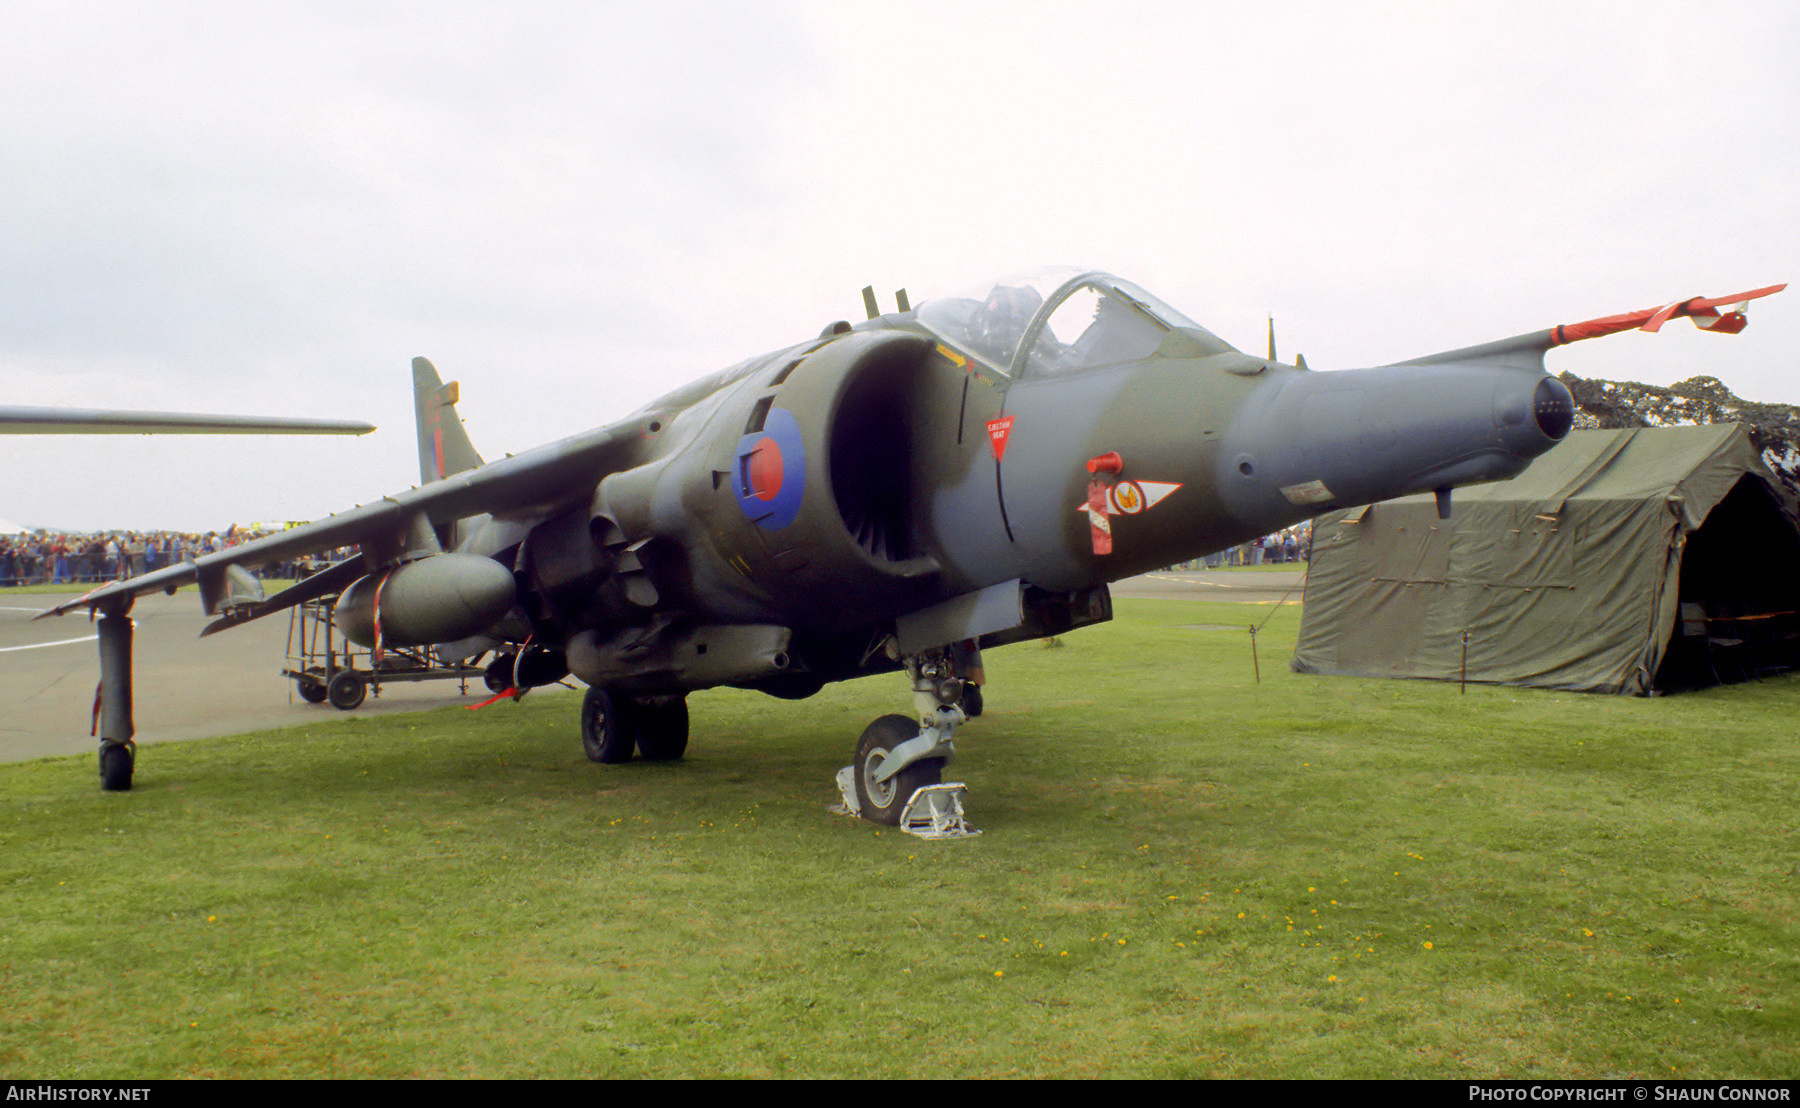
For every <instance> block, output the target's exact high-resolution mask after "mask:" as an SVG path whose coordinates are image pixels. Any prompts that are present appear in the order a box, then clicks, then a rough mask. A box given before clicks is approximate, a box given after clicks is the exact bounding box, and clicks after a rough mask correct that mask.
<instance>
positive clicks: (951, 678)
mask: <svg viewBox="0 0 1800 1108" xmlns="http://www.w3.org/2000/svg"><path fill="white" fill-rule="evenodd" d="M952 657H953V655H952V653H951V651H950V650H948V649H945V650H930V651H924V652H922V653H920V654H916V655H912V656H909V657H907V658H904V659H902V661H903V662H904V664H905V666H906V672H907V674H908V675H909V676H911V677H912V687H913V704H914V706H915V707H916V708H917V710H918V722H917V723H915V722H914V721H913V720H911V719H908V718H907V717H905V716H899V715H893V716H882V717H881V718H880V719H878V720H876V721H875V722H874V723H871V724H869V726H868V728H867V729H866V730H865V731H863V733H862V738H861V739H859V740H858V741H857V744H856V756H855V758H854V760H853V761H852V762H851V763H850V765H848V766H846V767H844V769H842V770H840V771H839V772H838V788H839V790H840V791H841V792H842V793H843V794H844V806H845V808H846V809H847V810H848V811H850V812H852V813H854V814H856V815H860V816H861V817H862V818H864V819H866V820H869V821H871V822H873V823H880V824H885V825H886V826H888V827H901V828H902V829H904V830H907V831H911V832H913V833H915V834H921V833H923V834H924V835H925V837H928V838H961V837H963V836H966V835H972V834H976V833H977V832H974V831H971V830H969V829H968V827H967V825H965V824H964V823H963V822H962V791H963V787H962V786H961V785H945V784H942V781H943V776H944V766H945V765H947V764H948V763H949V762H950V760H951V759H952V758H954V757H955V756H956V746H955V743H954V738H955V734H956V728H957V726H958V725H959V724H961V723H962V722H963V721H965V720H966V719H968V718H969V717H968V715H967V714H966V713H965V712H964V711H963V709H962V705H961V701H962V699H963V693H964V685H963V682H962V680H961V679H960V678H959V677H958V676H957V670H956V666H955V664H954V662H953V660H952Z"/></svg>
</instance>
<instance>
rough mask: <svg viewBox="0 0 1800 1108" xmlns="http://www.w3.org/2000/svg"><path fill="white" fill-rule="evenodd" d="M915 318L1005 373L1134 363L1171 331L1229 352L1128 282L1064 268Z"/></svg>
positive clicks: (1011, 280) (928, 307)
mask: <svg viewBox="0 0 1800 1108" xmlns="http://www.w3.org/2000/svg"><path fill="white" fill-rule="evenodd" d="M915 318H916V319H917V320H918V321H919V322H920V323H921V324H923V325H924V326H925V327H926V328H927V329H929V330H930V331H932V332H933V333H934V334H936V335H937V336H938V337H940V338H942V339H944V340H945V341H946V342H948V343H949V344H950V345H952V346H954V347H956V348H957V349H958V350H962V351H966V352H967V353H970V354H973V355H975V356H976V357H977V358H979V359H981V360H982V361H983V362H985V363H987V365H988V366H990V367H991V368H993V369H995V370H998V371H999V372H1001V373H1004V374H1006V375H1007V376H1009V377H1019V376H1023V375H1033V376H1035V375H1039V374H1048V373H1068V372H1070V371H1072V370H1077V369H1087V368H1089V367H1092V366H1102V365H1115V364H1117V363H1120V362H1130V361H1137V360H1138V359H1140V358H1147V357H1149V356H1150V355H1151V354H1153V353H1155V352H1156V349H1157V348H1158V347H1159V346H1161V345H1162V342H1163V340H1164V339H1165V338H1167V337H1168V335H1169V332H1170V331H1171V330H1174V329H1176V328H1180V329H1181V330H1182V331H1184V332H1187V333H1188V334H1189V335H1190V336H1191V337H1192V338H1194V339H1196V340H1198V341H1199V342H1200V344H1201V346H1202V348H1205V349H1209V350H1210V351H1211V352H1212V353H1218V354H1223V353H1226V352H1228V351H1230V350H1231V349H1232V347H1231V346H1230V345H1229V344H1227V343H1225V342H1224V341H1223V340H1221V339H1219V338H1218V337H1217V336H1215V335H1213V334H1212V333H1211V332H1209V331H1207V330H1206V329H1205V328H1203V327H1201V326H1199V325H1198V324H1196V323H1195V322H1194V321H1193V320H1191V319H1189V318H1187V317H1186V316H1184V315H1182V314H1181V313H1180V312H1178V311H1176V310H1175V309H1173V308H1171V307H1169V306H1168V305H1167V304H1164V303H1163V302H1162V301H1160V300H1158V299H1156V298H1155V297H1154V296H1151V295H1150V294H1149V293H1147V292H1145V291H1144V290H1143V289H1140V288H1138V287H1137V286H1136V285H1133V284H1130V283H1128V282H1125V281H1121V280H1119V279H1118V278H1117V277H1114V276H1112V275H1110V274H1106V273H1099V272H1095V271H1092V270H1085V271H1084V270H1079V269H1071V268H1068V267H1055V268H1051V269H1040V270H1033V271H1031V272H1028V273H1022V274H1017V275H1014V276H1011V277H1003V278H1001V279H1000V280H998V281H994V282H991V283H989V284H987V285H985V286H982V287H980V288H978V289H975V290H971V291H968V292H964V293H961V294H958V295H952V296H944V297H937V298H935V299H932V300H927V301H925V302H924V303H923V304H920V305H919V308H918V312H917V313H916V315H915ZM1190 349H1191V347H1190Z"/></svg>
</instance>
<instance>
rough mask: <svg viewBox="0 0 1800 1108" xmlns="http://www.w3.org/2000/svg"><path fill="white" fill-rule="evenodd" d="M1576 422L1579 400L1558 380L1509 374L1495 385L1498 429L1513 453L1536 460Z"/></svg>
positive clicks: (1501, 438) (1495, 418) (1502, 440)
mask: <svg viewBox="0 0 1800 1108" xmlns="http://www.w3.org/2000/svg"><path fill="white" fill-rule="evenodd" d="M1574 422H1575V398H1574V397H1573V396H1571V395H1570V394H1569V390H1568V388H1567V386H1565V385H1564V384H1563V383H1562V382H1561V381H1558V380H1557V379H1556V378H1554V377H1548V376H1537V377H1535V378H1533V377H1527V376H1524V375H1513V374H1508V375H1506V376H1504V377H1502V378H1500V379H1499V380H1497V381H1496V382H1495V384H1494V426H1495V427H1496V428H1497V429H1498V430H1499V434H1500V441H1501V442H1502V443H1503V444H1504V445H1505V447H1506V448H1507V449H1508V450H1510V451H1512V452H1513V453H1516V454H1519V455H1522V456H1524V457H1528V458H1529V457H1536V456H1537V455H1538V454H1541V453H1543V452H1544V451H1545V450H1548V449H1549V448H1550V447H1552V446H1554V445H1556V444H1557V443H1559V442H1561V441H1562V440H1563V437H1564V436H1565V435H1567V434H1568V433H1569V428H1570V427H1571V426H1573V424H1574Z"/></svg>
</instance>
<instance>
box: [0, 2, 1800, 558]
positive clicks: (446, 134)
mask: <svg viewBox="0 0 1800 1108" xmlns="http://www.w3.org/2000/svg"><path fill="white" fill-rule="evenodd" d="M1797 60H1800V4H1795V3H1793V2H1792V0H1769V2H1762V3H1741V4H1739V3H1730V2H1728V0H1727V2H1721V3H1714V4H1708V5H1704V6H1695V5H1693V4H1691V3H1674V2H1659V0H1631V2H1625V3H1580V2H1570V0H1560V2H1556V3H1534V2H1522V0H1503V2H1497V3H1460V2H1455V0H1433V2H1417V3H1415V2H1391V3H1376V2H1360V3H1356V4H1342V3H1326V2H1319V3H1283V2H1279V0H1277V2H1269V0H1259V2H1258V3H1255V4H1250V3H1244V2H1242V0H1233V2H1230V3H1210V2H1198V0H1189V2H1182V3H1163V4H1132V3H1121V2H1118V0H1112V2H1108V3H1105V4H1099V3H1091V2H1090V3H1081V4H1073V3H1056V2H1049V0H1035V2H1032V3H1019V4H1012V3H983V2H981V0H958V2H954V3H941V4H940V3H907V2H904V0H885V2H883V3H879V4H875V3H860V2H856V0H835V2H830V3H818V4H814V3H800V2H795V3H775V2H768V0H764V2H758V3H742V4H740V3H726V2H704V3H688V4H682V3H667V2H663V3H655V4H648V3H642V2H637V3H624V4H608V3H598V2H591V0H590V2H579V3H567V4H555V3H531V2H528V0H508V2H506V3H495V4H472V3H455V2H445V0H433V2H431V3H417V4H409V3H379V4H366V3H324V2H315V3H302V2H295V3H273V2H258V3H255V4H244V3H237V2H229V3H216V4H213V3H184V2H177V0H155V2H142V3H133V2H116V3H93V4H83V3H73V2H70V0H54V2H45V3H35V2H29V0H0V124H3V126H4V131H3V132H0V135H3V141H0V196H3V197H4V199H5V215H4V223H3V224H0V226H3V227H4V233H3V234H0V294H3V295H0V403H6V404H39V405H67V406H109V407H136V408H153V409H186V410H196V411H217V412H233V413H262V414H277V415H310V416H336V417H343V418H352V419H365V420H369V421H371V422H374V423H377V424H379V425H380V426H381V430H380V431H379V432H377V433H376V434H374V435H370V436H365V437H363V438H360V439H346V438H321V439H274V438H262V439H258V438H228V439H195V438H143V437H128V438H111V437H106V438H102V437H80V438H65V437H42V436H32V437H28V438H17V439H10V440H5V441H0V475H4V478H5V479H4V480H3V481H0V517H4V518H10V519H13V520H16V521H18V522H20V523H25V524H30V525H40V524H41V525H47V526H63V527H72V528H84V529H85V528H103V527H178V528H184V529H201V528H223V527H224V526H226V525H227V524H230V523H232V522H240V523H241V522H251V521H257V520H272V519H308V518H313V517H316V516H320V515H323V514H326V513H328V512H330V511H333V510H336V509H340V508H345V507H349V506H350V505H351V504H353V503H356V502H359V501H366V500H369V499H373V498H375V497H377V496H379V495H381V494H382V493H384V492H389V491H393V490H395V489H397V488H403V487H406V486H408V485H410V484H413V483H415V482H416V481H417V479H418V475H417V461H416V452H415V446H414V442H413V420H412V410H411V405H412V398H411V388H410V370H409V360H410V359H411V358H412V356H413V355H415V354H425V355H427V356H429V357H431V358H432V359H433V360H434V361H435V362H436V363H437V364H438V366H439V368H440V369H441V370H442V371H443V372H444V374H445V376H446V378H459V379H460V380H461V381H462V397H463V401H462V405H461V407H462V411H463V415H464V417H465V419H466V421H467V423H468V425H469V429H470V431H471V433H472V435H473V436H474V438H475V441H476V444H477V446H478V447H480V448H481V449H483V450H484V451H485V452H486V453H487V454H488V455H489V456H490V457H492V456H498V455H499V454H502V453H504V452H507V451H519V450H523V449H526V448H528V447H531V446H534V445H537V444H539V443H541V442H546V441H549V440H551V439H554V438H557V437H560V436H563V435H567V434H572V433H574V432H576V431H579V430H583V429H585V428H588V427H592V426H596V425H599V424H602V423H606V422H608V421H610V420H613V419H616V418H618V417H620V416H622V415H624V414H625V413H627V412H629V411H630V410H632V409H633V408H635V407H637V406H639V405H640V404H642V403H644V402H646V401H648V400H650V399H652V398H654V397H655V396H657V395H659V394H661V393H663V392H666V391H668V390H670V389H672V388H674V387H676V386H678V385H680V384H681V383H683V382H684V381H686V380H688V379H690V378H692V377H695V376H698V375H700V374H702V373H706V372H710V371H712V370H714V369H717V368H720V367H722V366H724V365H727V364H730V363H732V362H736V361H739V360H741V359H742V358H744V357H747V356H749V355H751V354H755V353H760V352H763V351H766V350H771V349H774V348H777V347H780V346H784V345H787V344H789V343H792V342H796V341H799V340H801V339H804V338H806V337H809V336H811V335H814V334H816V333H817V332H818V331H819V329H820V328H821V327H822V326H823V325H825V324H826V323H828V322H830V321H831V320H834V319H839V318H850V319H856V318H860V316H861V300H860V296H859V292H858V290H859V289H860V288H861V287H862V286H863V285H865V284H870V283H873V284H874V285H875V286H876V287H877V288H878V289H879V290H880V291H881V296H882V300H883V302H884V304H891V302H892V292H893V290H894V289H895V288H899V287H902V286H904V287H906V288H907V289H908V290H909V291H910V292H911V293H912V295H913V298H914V300H915V301H916V300H918V299H921V298H923V297H924V296H928V295H930V294H931V293H933V292H936V291H943V290H945V289H946V288H955V287H960V286H961V285H964V284H966V283H968V282H969V281H971V280H973V279H978V278H981V277H987V276H994V275H997V274H1001V273H1006V272H1011V271H1015V270H1019V269H1024V268H1028V267H1032V266H1038V265H1043V264H1051V263H1068V264H1077V265H1083V266H1092V267H1096V268H1102V269H1108V270H1111V271H1113V272H1116V273H1118V274H1120V275H1121V276H1124V277H1127V278H1129V279H1131V280H1134V281H1136V282H1137V283H1139V284H1141V285H1144V286H1145V287H1146V288H1148V289H1150V290H1151V291H1152V292H1155V293H1157V294H1158V295H1159V296H1161V297H1162V298H1163V299H1165V300H1167V301H1169V302H1170V303H1172V304H1173V305H1175V306H1176V307H1178V308H1180V309H1182V310H1183V311H1185V312H1186V313H1187V314H1189V315H1191V316H1193V317H1194V318H1195V319H1196V320H1198V321H1199V322H1200V323H1202V324H1203V325H1205V326H1207V327H1208V328H1210V329H1211V330H1213V331H1215V332H1217V333H1218V334H1219V335H1220V336H1221V337H1223V338H1225V339H1226V340H1227V341H1229V342H1232V343H1234V344H1235V345H1237V346H1239V347H1241V348H1245V349H1252V350H1256V349H1261V347H1262V345H1263V343H1264V341H1265V339H1264V329H1265V326H1266V324H1265V319H1266V317H1267V316H1268V315H1269V314H1271V313H1273V315H1274V316H1275V318H1276V324H1277V330H1278V333H1279V336H1280V342H1281V352H1282V355H1283V356H1284V357H1291V356H1292V355H1293V354H1294V353H1296V352H1299V353H1304V354H1305V355H1306V357H1307V359H1308V361H1309V363H1311V364H1312V365H1313V366H1314V367H1315V368H1318V369H1338V368H1352V367H1358V366H1366V365H1373V364H1379V363H1382V362H1386V361H1393V360H1397V359H1400V358H1405V357H1410V356H1415V355H1420V354H1425V353H1430V352H1434V351H1438V350H1444V349H1449V348H1454V347H1458V346H1465V345H1470V344H1473V343H1477V342H1484V341H1487V340H1490V339H1497V338H1503V337H1506V336H1510V335H1514V334H1519V333H1522V332H1526V331H1533V330H1537V329H1540V328H1543V327H1547V326H1550V325H1553V324H1556V323H1564V322H1574V321H1577V320H1581V319H1586V318H1590V317H1593V316H1598V315H1605V314H1611V313H1614V312H1621V311H1626V310H1629V309H1635V308H1642V307H1649V306H1653V305H1656V304H1660V303H1663V302H1666V301H1669V300H1673V299H1678V298H1684V297H1688V296H1694V295H1709V296H1716V295H1723V294H1726V293H1731V292H1737V291H1741V290H1745V289H1750V288H1754V287H1757V286H1761V285H1767V284H1773V283H1776V282H1779V281H1785V280H1790V279H1794V278H1797V277H1800V264H1797V263H1800V118H1797V115H1800V61H1797ZM1797 347H1800V288H1796V289H1794V290H1790V291H1788V292H1785V293H1782V294H1780V295H1778V296H1775V297H1773V298H1771V299H1768V300H1765V301H1760V302H1758V304H1757V305H1755V306H1754V307H1753V309H1752V311H1751V326H1750V329H1749V330H1748V331H1746V332H1745V333H1744V334H1742V335H1739V336H1735V337H1726V336H1719V335H1711V334H1704V333H1700V332H1697V331H1695V330H1694V329H1693V328H1692V327H1691V326H1690V325H1689V324H1687V323H1685V322H1681V323H1678V324H1675V325H1672V326H1671V327H1670V328H1668V329H1665V331H1664V333H1662V334H1661V335H1657V336H1649V335H1638V334H1629V335H1621V336H1618V337H1616V338H1611V339H1606V340H1602V341H1598V342H1593V343H1585V344H1581V345H1579V346H1576V347H1573V348H1570V349H1567V350H1563V351H1557V352H1553V353H1552V354H1551V355H1550V359H1549V362H1550V367H1551V369H1552V371H1560V370H1569V371H1571V372H1574V373H1576V374H1579V375H1582V376H1586V377H1604V378H1629V379H1636V380H1642V381H1648V382H1652V383H1658V384H1668V383H1672V382H1673V381H1676V380H1679V379H1681V378H1684V377H1689V376H1693V375H1695V374H1699V373H1709V374H1712V375H1714V376H1717V377H1719V378H1720V379H1721V380H1723V381H1724V382H1725V383H1726V384H1727V385H1729V386H1730V387H1731V388H1732V389H1733V390H1734V391H1736V392H1737V393H1738V394H1739V395H1741V396H1744V397H1746V398H1749V399H1755V400H1767V401H1781V402H1785V403H1800V374H1797V373H1796V368H1797V363H1800V358H1797V357H1796V354H1795V350H1796V348H1797Z"/></svg>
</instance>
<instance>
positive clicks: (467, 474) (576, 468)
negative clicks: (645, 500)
mask: <svg viewBox="0 0 1800 1108" xmlns="http://www.w3.org/2000/svg"><path fill="white" fill-rule="evenodd" d="M645 433H647V428H646V427H643V426H640V425H639V424H638V423H637V422H634V421H631V420H627V421H624V422H621V423H617V424H613V425H612V426H610V427H602V428H599V429H597V430H593V431H588V432H585V433H583V434H580V435H575V436H573V437H571V438H567V439H563V440H561V441H560V442H554V443H550V444H548V445H546V446H541V447H538V448H536V449H534V450H529V451H526V452H525V453H523V454H516V455H513V456H511V457H508V458H503V459H501V460H499V461H496V462H490V463H489V464H487V465H485V466H482V467H481V468H480V469H472V470H467V471H464V472H462V473H457V474H454V475H452V476H450V477H448V478H446V479H444V480H442V481H434V482H432V483H431V484H429V485H425V486H424V487H422V488H414V489H411V490H408V491H407V492H402V493H396V494H395V495H393V496H384V497H382V498H381V499H380V500H378V501H376V502H374V503H372V504H361V505H358V506H357V507H355V508H352V509H350V510H349V511H346V512H339V513H337V514H336V515H332V516H327V517H326V518H325V519H321V520H316V521H314V522H312V523H308V524H304V525H302V526H300V527H294V528H290V529H289V530H286V531H283V532H281V533H280V534H276V535H268V536H265V537H264V538H260V539H255V540H253V541H251V542H247V543H244V544H242V545H239V546H233V547H230V548H228V549H226V550H222V551H219V552H217V553H214V554H208V555H206V556H204V557H202V558H200V559H198V560H197V561H194V562H189V563H187V564H185V565H179V566H170V567H168V568H166V569H159V570H156V571H155V572H153V573H146V574H144V575H143V576H141V577H133V578H131V579H129V580H126V581H117V582H112V583H109V584H105V585H102V586H100V587H99V588H97V589H95V590H93V591H92V592H89V593H88V594H87V595H85V596H81V597H78V598H76V599H74V600H68V601H64V602H63V603H61V604H58V605H56V606H55V607H54V608H49V609H47V610H45V611H44V612H43V613H42V614H41V615H39V616H38V617H37V618H39V619H42V618H43V617H44V616H50V615H62V614H64V613H66V612H71V611H75V610H77V609H81V608H89V609H92V608H99V607H104V606H107V605H108V603H109V602H112V603H115V604H116V603H120V602H123V601H124V600H125V599H126V598H128V597H136V596H141V595H143V594H145V593H151V592H158V591H163V590H167V591H170V592H173V591H174V590H175V589H177V588H179V587H181V586H182V585H189V584H194V583H196V582H198V583H199V585H200V592H201V600H202V602H203V603H204V604H205V606H206V610H207V612H208V613H209V614H210V613H214V612H216V611H217V609H218V607H219V606H220V604H221V603H223V602H224V601H225V600H227V599H228V598H230V597H231V596H232V592H233V590H232V577H233V576H234V575H233V574H231V573H229V572H228V571H230V570H232V569H233V568H234V567H245V568H248V567H252V566H262V565H269V564H271V563H274V562H280V561H285V560H287V559H290V558H294V557H298V556H300V555H303V554H313V553H317V552H319V551H323V550H332V549H335V548H337V547H341V546H353V545H360V546H362V547H364V548H365V549H369V548H374V549H376V550H382V549H393V550H395V551H396V552H397V551H398V550H399V549H401V547H402V545H403V541H404V538H405V536H406V535H407V534H408V533H409V532H411V531H412V530H413V529H415V528H416V527H417V526H418V525H419V521H421V520H423V521H424V523H426V524H428V525H431V526H436V525H437V524H441V523H447V522H450V521H452V520H457V519H465V518H467V517H469V516H474V515H480V514H482V513H488V514H492V515H494V516H496V517H499V518H502V519H530V518H541V517H544V516H547V515H550V514H552V513H554V512H556V511H558V510H560V509H562V508H564V507H567V506H568V505H570V504H573V503H575V502H577V501H583V500H586V499H587V498H589V497H591V496H592V495H593V490H594V486H595V485H596V484H597V483H598V482H599V480H600V478H602V477H604V476H605V475H606V474H607V473H609V472H611V471H612V470H613V469H616V468H618V467H619V465H620V464H621V462H622V461H623V460H624V459H625V458H626V457H627V456H628V452H629V451H630V450H631V448H632V447H633V446H634V445H635V444H636V443H637V442H638V441H639V439H640V438H641V436H642V435H643V434H645ZM334 568H336V567H334ZM370 568H371V569H373V568H374V567H370ZM325 572H327V573H330V572H332V570H327V571H325ZM339 572H340V573H341V572H342V571H341V570H340V571H339ZM240 580H241V578H240ZM303 584H304V583H303ZM299 587H300V586H296V589H298V588H299ZM289 592H294V590H289ZM246 599H260V598H259V597H250V598H246ZM272 610H275V609H274V608H273V607H271V606H264V609H263V611H262V612H260V613H258V614H266V612H267V611H272Z"/></svg>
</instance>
